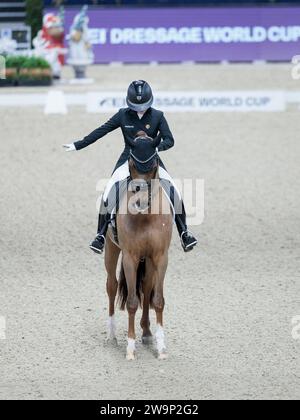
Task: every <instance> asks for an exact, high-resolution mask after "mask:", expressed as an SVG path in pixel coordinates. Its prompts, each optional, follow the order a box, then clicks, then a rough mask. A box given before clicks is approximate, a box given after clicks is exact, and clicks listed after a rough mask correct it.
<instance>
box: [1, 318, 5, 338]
mask: <svg viewBox="0 0 300 420" xmlns="http://www.w3.org/2000/svg"><path fill="white" fill-rule="evenodd" d="M5 330H6V319H5V317H4V316H0V340H5V339H6V334H5Z"/></svg>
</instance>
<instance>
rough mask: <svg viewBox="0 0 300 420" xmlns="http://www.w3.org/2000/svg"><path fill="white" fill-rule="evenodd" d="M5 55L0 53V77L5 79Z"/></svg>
mask: <svg viewBox="0 0 300 420" xmlns="http://www.w3.org/2000/svg"><path fill="white" fill-rule="evenodd" d="M5 78H6V76H5V57H3V55H0V79H5Z"/></svg>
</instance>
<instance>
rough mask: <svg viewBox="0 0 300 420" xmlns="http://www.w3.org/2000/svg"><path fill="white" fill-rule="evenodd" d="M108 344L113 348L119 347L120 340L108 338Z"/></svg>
mask: <svg viewBox="0 0 300 420" xmlns="http://www.w3.org/2000/svg"><path fill="white" fill-rule="evenodd" d="M106 344H109V345H112V346H117V345H118V340H117V338H116V337H108V338H107V339H106Z"/></svg>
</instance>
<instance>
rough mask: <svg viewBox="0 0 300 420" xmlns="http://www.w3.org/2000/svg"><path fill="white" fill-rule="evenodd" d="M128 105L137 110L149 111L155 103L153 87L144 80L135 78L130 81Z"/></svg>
mask: <svg viewBox="0 0 300 420" xmlns="http://www.w3.org/2000/svg"><path fill="white" fill-rule="evenodd" d="M126 102H127V105H128V107H129V108H130V109H132V110H133V111H136V112H144V111H147V109H148V108H150V107H151V105H152V103H153V95H152V89H151V87H150V85H149V84H148V83H147V82H145V81H144V80H135V81H134V82H132V83H130V85H129V88H128V91H127V97H126Z"/></svg>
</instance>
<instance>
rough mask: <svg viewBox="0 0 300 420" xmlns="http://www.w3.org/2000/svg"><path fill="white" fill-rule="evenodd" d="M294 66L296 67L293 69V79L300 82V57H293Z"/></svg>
mask: <svg viewBox="0 0 300 420" xmlns="http://www.w3.org/2000/svg"><path fill="white" fill-rule="evenodd" d="M292 64H293V65H294V66H293V68H292V79H293V80H299V79H300V55H295V56H294V57H293V59H292Z"/></svg>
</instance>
